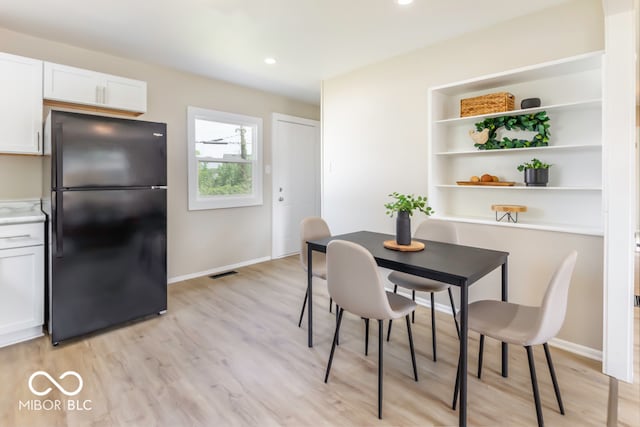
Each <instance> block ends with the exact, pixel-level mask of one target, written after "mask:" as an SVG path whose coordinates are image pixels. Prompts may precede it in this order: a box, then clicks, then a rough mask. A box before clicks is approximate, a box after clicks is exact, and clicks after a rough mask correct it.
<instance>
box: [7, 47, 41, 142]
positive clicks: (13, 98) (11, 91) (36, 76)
mask: <svg viewBox="0 0 640 427" xmlns="http://www.w3.org/2000/svg"><path fill="white" fill-rule="evenodd" d="M0 94H2V102H0V152H1V153H13V154H40V153H41V147H42V144H41V140H42V61H38V60H35V59H31V58H23V57H21V56H15V55H9V54H6V53H0Z"/></svg>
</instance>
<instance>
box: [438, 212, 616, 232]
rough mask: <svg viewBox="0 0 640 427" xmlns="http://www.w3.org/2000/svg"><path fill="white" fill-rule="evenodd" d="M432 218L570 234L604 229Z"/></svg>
mask: <svg viewBox="0 0 640 427" xmlns="http://www.w3.org/2000/svg"><path fill="white" fill-rule="evenodd" d="M433 218H434V219H440V220H443V221H453V222H463V223H468V224H484V225H492V226H496V227H508V228H522V229H529V230H541V231H555V232H560V233H571V234H584V235H588V236H603V235H604V230H603V229H602V228H597V227H580V226H578V227H576V226H572V225H567V224H538V223H527V222H524V221H522V220H519V221H518V222H517V223H512V222H501V221H496V220H495V219H490V218H473V217H456V216H446V215H443V216H436V215H434V216H433Z"/></svg>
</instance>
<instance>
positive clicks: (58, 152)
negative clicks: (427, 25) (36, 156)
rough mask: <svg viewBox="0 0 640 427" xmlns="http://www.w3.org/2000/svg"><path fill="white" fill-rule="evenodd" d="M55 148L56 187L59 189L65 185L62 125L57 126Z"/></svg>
mask: <svg viewBox="0 0 640 427" xmlns="http://www.w3.org/2000/svg"><path fill="white" fill-rule="evenodd" d="M53 146H54V147H55V150H54V158H53V162H55V169H56V176H55V180H56V185H55V187H56V188H58V189H59V188H61V187H62V184H63V183H62V123H57V124H56V133H55V141H54V144H53Z"/></svg>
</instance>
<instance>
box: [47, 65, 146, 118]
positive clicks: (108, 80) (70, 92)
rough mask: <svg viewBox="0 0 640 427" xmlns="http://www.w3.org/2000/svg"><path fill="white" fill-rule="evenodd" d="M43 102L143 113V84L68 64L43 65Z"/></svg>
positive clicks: (144, 87) (144, 89) (144, 86)
mask: <svg viewBox="0 0 640 427" xmlns="http://www.w3.org/2000/svg"><path fill="white" fill-rule="evenodd" d="M43 97H44V99H45V100H49V101H57V102H63V103H70V104H77V105H88V106H95V107H100V108H106V109H113V110H121V111H129V112H133V113H144V112H146V111H147V83H146V82H144V81H140V80H133V79H128V78H125V77H119V76H114V75H111V74H104V73H98V72H96V71H90V70H85V69H82V68H76V67H70V66H68V65H62V64H54V63H52V62H45V63H44V90H43Z"/></svg>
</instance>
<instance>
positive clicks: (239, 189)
mask: <svg viewBox="0 0 640 427" xmlns="http://www.w3.org/2000/svg"><path fill="white" fill-rule="evenodd" d="M251 166H252V165H251V163H221V162H202V161H200V162H198V195H199V196H203V197H206V196H224V195H251V194H252V193H253V189H252V188H251V184H252V179H251V171H252V170H251Z"/></svg>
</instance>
